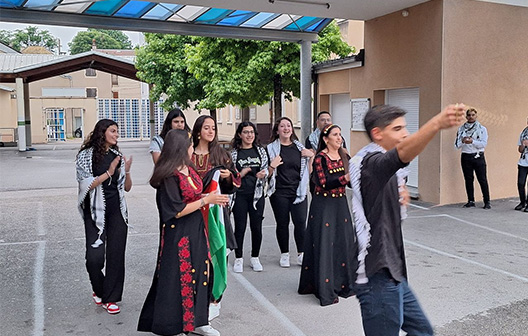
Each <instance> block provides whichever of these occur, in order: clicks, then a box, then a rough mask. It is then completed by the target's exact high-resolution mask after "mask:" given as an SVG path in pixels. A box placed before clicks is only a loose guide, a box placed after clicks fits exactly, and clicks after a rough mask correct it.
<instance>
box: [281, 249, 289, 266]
mask: <svg viewBox="0 0 528 336" xmlns="http://www.w3.org/2000/svg"><path fill="white" fill-rule="evenodd" d="M280 266H281V267H290V254H289V253H288V252H286V253H281V257H280Z"/></svg>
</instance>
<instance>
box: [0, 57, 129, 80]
mask: <svg viewBox="0 0 528 336" xmlns="http://www.w3.org/2000/svg"><path fill="white" fill-rule="evenodd" d="M31 56H32V55H25V54H14V55H10V54H3V55H0V62H3V61H4V59H6V58H10V59H12V60H11V62H5V63H11V64H17V63H19V61H17V60H16V59H18V58H28V57H31ZM87 68H91V69H94V70H99V71H104V72H107V73H111V74H114V75H118V76H122V77H126V78H129V79H133V80H137V81H139V79H138V78H137V77H136V73H137V70H136V68H135V66H134V61H132V60H128V59H125V58H123V57H115V56H112V55H108V54H105V53H102V52H98V51H93V50H92V51H87V52H84V53H81V54H76V55H71V56H56V57H54V59H51V60H48V61H45V62H38V63H36V64H29V65H24V66H19V67H15V66H13V67H12V68H10V69H2V68H0V83H15V82H16V79H17V78H22V80H23V82H24V83H31V82H34V81H38V80H41V79H45V78H49V77H55V76H60V75H64V74H67V73H70V72H74V71H78V70H82V69H87Z"/></svg>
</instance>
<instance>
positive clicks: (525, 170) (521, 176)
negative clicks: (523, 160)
mask: <svg viewBox="0 0 528 336" xmlns="http://www.w3.org/2000/svg"><path fill="white" fill-rule="evenodd" d="M527 175H528V167H523V166H519V165H517V189H518V190H519V199H520V200H521V203H526V199H527V195H526V192H525V189H524V185H525V184H526V176H527Z"/></svg>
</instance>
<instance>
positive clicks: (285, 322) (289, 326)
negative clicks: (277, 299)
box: [229, 266, 306, 336]
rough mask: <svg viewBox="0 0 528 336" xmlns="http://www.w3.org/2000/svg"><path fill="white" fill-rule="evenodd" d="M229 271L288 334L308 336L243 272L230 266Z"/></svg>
mask: <svg viewBox="0 0 528 336" xmlns="http://www.w3.org/2000/svg"><path fill="white" fill-rule="evenodd" d="M229 273H230V274H231V275H232V276H233V277H234V278H235V280H236V281H238V283H240V284H241V285H242V287H244V288H245V289H246V290H247V291H248V292H249V294H250V295H251V296H252V297H254V298H255V299H256V300H257V301H258V302H259V303H260V304H261V305H262V306H263V307H264V308H265V309H266V310H267V311H268V312H270V313H271V315H273V317H275V318H276V319H277V320H278V321H279V322H280V324H282V326H283V327H284V328H286V330H288V335H292V336H306V334H305V333H303V332H302V330H301V329H299V328H298V327H297V326H296V325H295V324H294V323H293V322H292V321H290V320H289V319H288V317H286V315H284V314H283V313H282V312H281V311H280V310H279V309H277V307H275V306H274V305H273V304H272V303H271V302H270V301H269V300H268V299H266V297H265V296H264V294H262V293H261V292H260V291H259V290H258V289H257V288H255V286H253V285H252V284H251V282H249V281H248V280H247V279H246V278H245V277H244V276H243V275H242V274H239V273H235V272H233V270H232V267H231V266H229Z"/></svg>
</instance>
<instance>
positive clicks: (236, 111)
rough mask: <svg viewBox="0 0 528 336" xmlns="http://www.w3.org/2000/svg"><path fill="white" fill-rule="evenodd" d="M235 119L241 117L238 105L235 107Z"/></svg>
mask: <svg viewBox="0 0 528 336" xmlns="http://www.w3.org/2000/svg"><path fill="white" fill-rule="evenodd" d="M235 119H236V120H240V119H242V117H241V116H240V107H238V106H237V107H236V108H235Z"/></svg>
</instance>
